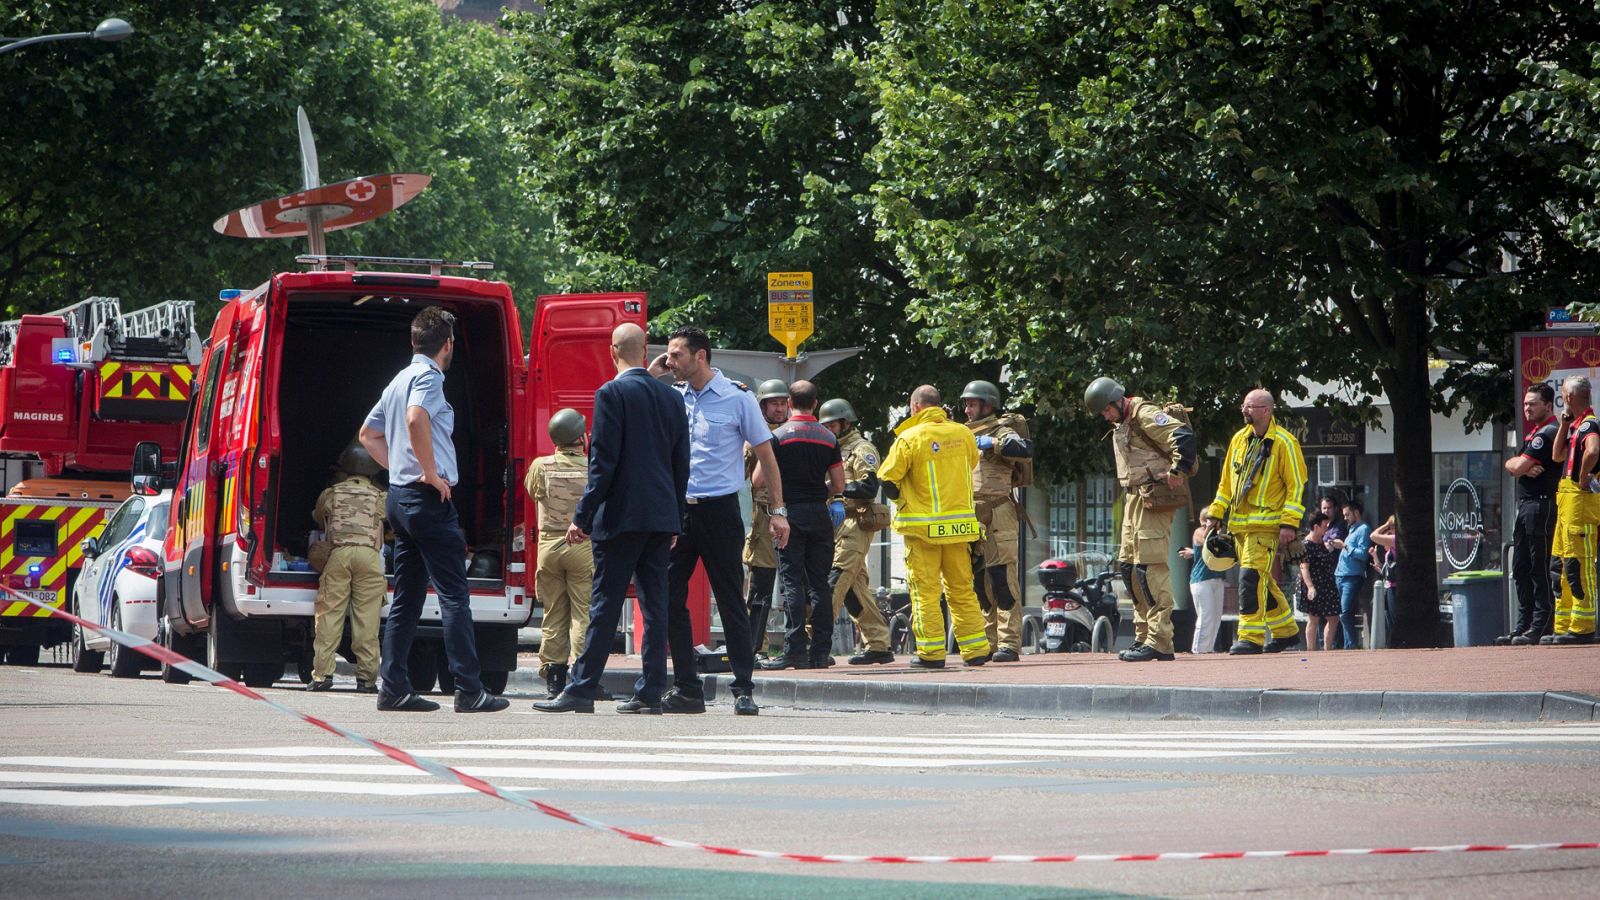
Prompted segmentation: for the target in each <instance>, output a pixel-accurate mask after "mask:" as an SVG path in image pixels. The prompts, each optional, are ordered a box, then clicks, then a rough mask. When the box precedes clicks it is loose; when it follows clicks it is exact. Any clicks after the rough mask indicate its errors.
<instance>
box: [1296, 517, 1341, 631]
mask: <svg viewBox="0 0 1600 900" xmlns="http://www.w3.org/2000/svg"><path fill="white" fill-rule="evenodd" d="M1328 525H1329V522H1328V517H1327V515H1325V514H1324V513H1320V512H1319V513H1312V515H1311V531H1310V532H1309V533H1308V534H1307V535H1306V539H1305V556H1304V557H1302V558H1301V560H1300V590H1299V592H1298V593H1299V595H1300V604H1299V605H1300V611H1301V612H1303V613H1305V614H1306V649H1307V650H1316V649H1318V646H1317V642H1318V641H1319V640H1320V641H1321V643H1322V646H1321V648H1320V649H1323V650H1332V649H1334V643H1333V637H1334V634H1335V633H1337V632H1338V630H1339V610H1340V603H1339V584H1338V581H1337V580H1335V578H1334V574H1333V572H1334V566H1335V565H1336V562H1335V559H1334V556H1333V554H1332V553H1329V552H1328V548H1327V545H1326V543H1325V542H1326V540H1327V537H1328Z"/></svg>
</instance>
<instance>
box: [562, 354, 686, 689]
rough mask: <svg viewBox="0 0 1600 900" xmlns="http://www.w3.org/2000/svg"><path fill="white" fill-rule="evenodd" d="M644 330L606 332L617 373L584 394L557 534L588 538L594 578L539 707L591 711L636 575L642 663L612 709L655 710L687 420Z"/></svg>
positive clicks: (663, 684)
mask: <svg viewBox="0 0 1600 900" xmlns="http://www.w3.org/2000/svg"><path fill="white" fill-rule="evenodd" d="M644 356H645V334H644V330H643V329H641V328H640V327H639V326H638V325H634V324H631V323H627V324H623V325H618V326H617V328H616V330H615V331H613V332H612V333H611V362H612V364H613V365H615V366H616V367H617V377H616V378H614V379H612V380H611V381H608V382H606V383H605V384H603V385H601V386H600V389H599V390H598V391H595V394H594V420H593V421H594V427H593V428H592V429H590V432H589V479H588V483H587V484H585V486H584V489H583V498H582V499H580V500H579V501H578V506H577V509H576V510H575V511H574V512H573V514H572V523H571V524H570V525H568V526H567V540H568V541H571V542H573V543H579V542H581V541H585V540H590V539H592V540H593V541H594V587H593V590H592V592H591V594H590V599H589V630H588V632H587V633H586V634H585V635H584V648H583V655H581V656H579V657H578V661H577V663H576V664H575V665H574V666H573V667H572V680H571V681H569V682H568V683H567V688H566V690H564V691H562V692H561V695H560V696H558V697H556V698H555V699H553V700H544V701H540V702H538V703H535V704H534V705H533V708H534V709H537V710H540V711H541V712H582V713H592V712H594V697H595V694H596V693H597V691H598V689H599V687H600V676H601V675H602V674H603V673H604V672H605V668H606V659H607V657H608V656H610V654H611V638H612V636H613V635H614V634H616V632H617V619H618V618H620V617H621V615H622V604H623V600H624V596H625V595H626V593H627V590H628V582H629V581H634V580H637V583H638V594H639V610H640V612H641V614H642V615H643V618H644V635H643V636H642V638H641V641H640V656H641V657H642V661H643V667H644V671H643V673H642V674H640V676H639V680H638V682H637V684H636V685H635V686H634V693H633V697H632V698H630V699H629V700H627V701H624V702H623V703H620V704H618V705H617V712H619V713H643V714H649V715H660V714H661V698H662V697H663V696H664V695H665V694H666V691H667V688H668V687H669V685H670V679H669V678H668V676H667V560H668V555H669V553H670V551H671V549H672V541H673V538H674V536H675V535H677V534H678V532H679V529H680V528H681V526H682V522H683V517H684V497H685V491H686V489H687V487H688V484H689V425H688V422H687V421H686V420H685V419H684V417H683V399H682V398H681V397H680V396H679V395H678V392H677V391H674V390H673V389H672V388H670V387H668V386H667V385H665V384H662V383H661V382H659V381H657V380H656V379H655V378H653V377H651V375H650V373H649V372H647V371H646V370H645V368H644Z"/></svg>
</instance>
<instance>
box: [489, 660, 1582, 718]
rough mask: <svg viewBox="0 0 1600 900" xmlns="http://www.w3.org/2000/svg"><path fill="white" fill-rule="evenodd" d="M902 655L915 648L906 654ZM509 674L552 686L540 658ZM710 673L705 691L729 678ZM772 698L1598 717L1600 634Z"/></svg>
mask: <svg viewBox="0 0 1600 900" xmlns="http://www.w3.org/2000/svg"><path fill="white" fill-rule="evenodd" d="M903 659H909V658H904V657H903ZM522 665H523V667H524V668H522V669H519V671H518V672H516V673H514V674H513V677H512V680H511V683H512V685H514V686H517V687H522V688H531V687H534V686H541V687H542V685H543V682H542V681H540V680H539V678H538V674H537V671H538V660H537V657H536V656H533V655H531V654H524V656H523V657H522ZM638 670H639V660H638V657H626V656H614V657H612V659H611V663H610V664H609V666H608V675H610V676H611V677H608V678H607V683H608V685H609V686H611V688H612V690H613V691H617V690H625V689H626V688H627V687H628V686H629V685H630V684H631V677H632V676H634V675H636V674H637V672H638ZM727 678H728V677H727V676H725V675H723V676H710V677H709V678H708V679H707V693H708V695H711V696H715V694H716V693H717V690H718V688H719V687H721V688H723V689H724V690H725V689H726V681H727ZM756 692H757V699H758V700H760V701H762V702H765V703H768V704H772V705H779V706H802V707H809V708H833V709H878V710H892V711H898V712H918V711H925V712H953V711H968V712H970V711H972V710H975V709H976V710H982V709H992V710H994V711H995V712H996V713H999V714H1005V715H1043V716H1058V715H1091V716H1092V715H1107V716H1120V717H1127V716H1151V717H1161V716H1179V717H1202V718H1203V717H1228V718H1299V719H1305V718H1313V719H1363V718H1374V719H1419V718H1421V719H1441V720H1467V721H1538V720H1551V721H1596V720H1600V646H1591V647H1465V648H1460V649H1454V648H1452V649H1445V650H1382V651H1333V652H1316V653H1308V652H1303V651H1301V652H1290V653H1281V654H1271V655H1262V656H1253V657H1230V656H1228V655H1226V654H1208V655H1204V656H1193V655H1190V654H1183V653H1181V654H1178V658H1177V659H1176V660H1174V661H1172V662H1147V663H1125V662H1122V661H1121V660H1119V659H1117V658H1116V657H1115V656H1114V655H1111V654H1029V655H1026V656H1024V657H1023V658H1022V660H1021V661H1019V662H1015V663H1001V664H996V663H990V664H989V665H986V666H981V667H968V666H964V665H962V664H961V663H960V661H959V660H958V659H957V658H956V657H951V659H950V660H949V661H948V663H947V667H946V668H945V669H943V670H937V671H926V670H918V669H912V668H910V667H909V666H908V665H906V664H905V663H904V662H900V663H896V664H894V665H877V666H851V665H847V664H846V663H845V661H844V659H843V658H840V659H838V660H837V664H836V665H834V666H833V667H831V668H828V669H808V670H800V671H795V670H786V671H783V672H757V673H756Z"/></svg>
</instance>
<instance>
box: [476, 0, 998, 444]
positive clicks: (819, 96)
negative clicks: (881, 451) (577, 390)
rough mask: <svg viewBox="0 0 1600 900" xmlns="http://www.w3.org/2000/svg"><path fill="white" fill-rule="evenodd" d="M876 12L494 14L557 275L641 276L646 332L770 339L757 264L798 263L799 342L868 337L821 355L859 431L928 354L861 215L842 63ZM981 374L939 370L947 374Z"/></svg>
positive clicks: (733, 9)
mask: <svg viewBox="0 0 1600 900" xmlns="http://www.w3.org/2000/svg"><path fill="white" fill-rule="evenodd" d="M872 11H873V4H872V3H871V2H867V0H849V2H843V3H840V4H836V5H833V6H828V7H825V8H824V7H816V6H814V5H812V4H805V3H754V4H728V3H725V2H710V0H700V2H682V3H673V4H650V3H643V4H641V3H631V2H621V0H574V2H570V3H562V4H552V5H551V6H550V7H549V9H548V10H547V11H546V12H545V14H543V15H521V16H513V17H509V18H508V19H507V26H508V28H509V30H510V33H511V35H512V37H513V39H514V40H515V42H516V44H517V48H518V53H519V63H518V72H517V75H516V78H515V80H514V82H513V87H514V89H515V91H516V94H517V96H518V97H519V98H520V100H521V103H522V104H523V114H522V119H521V121H520V122H519V124H518V127H517V129H516V133H517V138H518V140H519V142H520V144H521V146H522V147H523V148H524V152H525V153H526V158H527V166H528V169H529V170H530V172H531V176H532V178H533V181H534V184H535V187H536V189H537V197H538V201H537V202H538V203H539V205H540V206H541V207H543V208H544V209H546V210H548V211H549V212H550V213H551V214H552V215H553V217H554V219H555V222H556V230H557V234H558V236H559V241H560V243H561V244H562V245H563V246H564V247H565V248H566V249H567V250H568V251H569V252H570V253H571V254H572V257H573V266H572V267H571V269H570V270H568V271H567V272H565V273H563V274H562V275H561V276H560V277H559V278H558V279H557V280H558V281H559V282H560V283H561V284H562V285H563V286H564V287H566V288H571V289H613V290H614V289H619V288H630V289H642V290H647V291H649V292H650V297H651V308H652V313H653V315H652V329H651V330H652V331H653V332H654V333H655V334H656V336H657V337H658V339H659V338H660V337H661V336H663V335H664V334H665V333H666V332H668V331H670V330H671V329H672V328H673V327H675V326H677V325H679V324H685V323H694V324H698V325H701V326H703V327H705V328H707V330H708V331H710V332H711V333H712V337H713V340H714V342H716V343H718V344H721V345H724V346H734V347H741V348H769V349H772V350H774V351H776V350H777V349H778V348H777V345H776V344H775V343H774V342H773V341H772V339H771V338H770V337H768V336H767V325H766V315H765V302H766V296H765V290H766V273H767V272H769V271H795V270H802V271H803V270H810V271H814V272H815V273H816V291H817V316H816V318H817V333H816V335H815V336H814V337H813V338H812V339H811V342H810V344H809V346H811V347H823V348H828V347H844V346H860V345H864V346H865V347H866V350H865V352H863V354H862V355H861V356H860V357H858V358H857V359H855V360H851V361H849V362H846V363H842V364H839V365H837V366H835V367H834V368H831V369H829V370H828V371H827V373H826V374H825V375H824V376H823V381H822V389H823V392H824V395H825V396H833V395H839V394H842V395H844V396H846V397H848V398H849V399H850V400H851V401H852V403H853V404H854V405H855V407H856V410H857V412H858V413H860V414H861V415H862V417H863V424H864V425H865V426H867V427H870V426H871V425H872V424H873V423H875V422H877V421H880V420H881V418H882V415H883V414H884V413H886V412H887V410H888V407H889V406H890V405H891V404H895V403H900V404H903V403H904V402H905V397H906V394H907V392H908V391H909V389H910V388H911V387H913V386H915V384H916V383H917V381H918V380H921V379H926V378H928V377H930V372H931V371H933V367H932V366H930V365H928V364H927V363H928V361H929V360H930V358H931V357H933V356H934V355H933V354H930V352H929V351H928V350H927V348H926V347H925V346H924V345H923V344H922V343H921V342H920V341H919V340H918V339H917V331H918V329H917V328H916V327H915V326H913V325H909V324H908V323H907V322H906V321H905V319H904V315H903V310H904V308H905V305H906V303H907V302H908V301H909V299H910V297H911V296H912V288H911V285H910V284H909V282H908V281H907V279H906V278H905V276H904V275H903V274H902V272H901V271H900V269H899V267H898V266H897V265H896V264H895V262H894V260H893V258H892V256H891V254H890V253H889V252H888V248H887V247H886V246H885V245H883V244H881V243H880V242H878V241H877V240H876V238H875V235H874V226H873V224H872V219H871V216H872V196H871V185H872V181H873V179H874V175H873V173H872V171H871V170H870V169H869V168H868V166H867V165H866V163H865V157H866V153H867V151H868V150H869V149H870V148H871V147H872V146H873V145H874V144H875V143H876V142H877V140H878V130H877V127H876V125H875V124H874V123H873V118H872V117H873V113H874V110H875V106H874V98H873V97H872V95H871V94H870V93H868V92H867V91H865V90H863V88H862V87H861V86H860V85H859V84H858V83H857V79H856V75H855V71H854V69H853V62H854V61H856V60H858V59H859V58H860V55H861V54H862V53H864V52H865V50H866V47H867V46H868V45H869V43H870V42H871V41H873V40H875V39H876V38H877V30H876V28H875V26H874V25H873V19H872ZM713 363H715V359H713ZM994 368H995V369H997V368H998V367H994ZM985 374H989V375H990V376H991V377H992V375H993V374H994V371H993V370H991V371H989V372H986V373H985ZM977 375H978V373H975V372H970V373H969V372H964V371H955V370H953V369H952V368H951V367H946V369H945V374H944V379H945V380H946V381H947V383H946V384H944V385H943V386H945V387H951V386H954V387H959V386H960V385H961V384H962V383H964V382H963V381H962V380H961V379H963V378H970V377H977Z"/></svg>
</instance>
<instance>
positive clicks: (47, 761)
mask: <svg viewBox="0 0 1600 900" xmlns="http://www.w3.org/2000/svg"><path fill="white" fill-rule="evenodd" d="M350 749H352V750H358V751H359V749H360V748H355V747H352V748H350ZM374 755H376V754H374ZM434 755H438V754H434ZM573 755H574V756H581V754H573ZM640 755H641V756H642V754H640ZM0 766H18V767H39V768H54V769H114V770H140V769H153V770H157V771H164V770H170V769H171V768H172V760H170V759H104V758H95V757H61V756H8V757H0ZM197 767H198V768H202V769H205V770H207V771H212V772H253V773H257V774H282V775H376V776H379V777H382V776H388V775H394V776H400V777H404V778H426V777H428V773H427V772H422V771H418V770H416V769H408V768H405V767H402V766H397V765H395V764H393V763H280V762H216V761H209V760H208V761H206V762H203V763H199V764H198V766H197ZM459 768H460V769H461V771H463V772H465V773H467V774H468V775H475V776H477V777H479V778H495V779H500V778H521V779H532V780H538V781H591V780H592V781H644V782H678V781H724V780H728V779H734V778H779V777H782V776H785V775H788V774H790V773H788V772H714V771H708V770H697V769H619V768H612V767H606V768H594V769H575V768H559V767H537V766H461V767H459Z"/></svg>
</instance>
